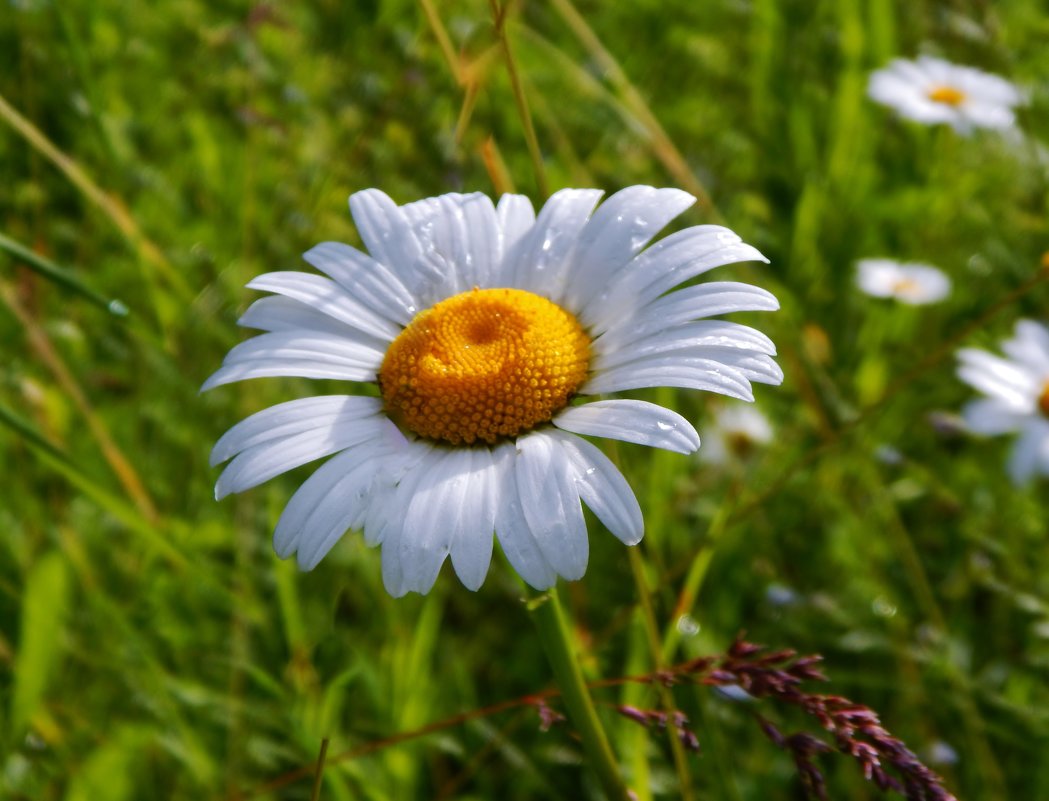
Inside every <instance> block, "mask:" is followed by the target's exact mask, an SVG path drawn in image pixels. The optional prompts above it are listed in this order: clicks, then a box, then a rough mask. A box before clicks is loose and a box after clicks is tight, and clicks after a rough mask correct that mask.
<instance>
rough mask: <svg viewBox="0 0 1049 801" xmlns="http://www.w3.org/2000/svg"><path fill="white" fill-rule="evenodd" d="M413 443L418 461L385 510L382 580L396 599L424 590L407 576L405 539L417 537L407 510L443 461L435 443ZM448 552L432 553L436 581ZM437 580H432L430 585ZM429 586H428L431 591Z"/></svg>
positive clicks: (405, 475) (403, 479) (414, 569)
mask: <svg viewBox="0 0 1049 801" xmlns="http://www.w3.org/2000/svg"><path fill="white" fill-rule="evenodd" d="M413 445H415V446H417V448H415V449H414V450H415V454H414V456H415V458H416V459H417V461H416V462H415V464H414V465H413V466H412V467H411V469H409V470H407V472H405V473H404V475H403V477H402V478H401V480H400V483H399V484H397V486H396V488H395V489H394V491H393V493H392V495H390V496H389V500H390V506H389V508H388V509H386V510H385V512H384V515H385V522H384V528H385V532H384V536H383V539H382V582H383V586H385V587H386V591H387V592H388V593H390V595H392V596H393V597H394V598H400V597H401V596H402V595H405V594H406V593H408V592H411V591H412V590H417V591H419V592H423V590H418V589H417V587H418V586H419V585H418V584H416V585H415V586H412V585H409V582H408V580H407V578H406V573H407V569H408V566H407V565H405V563H404V560H403V555H404V553H405V551H404V549H402V547H401V542H402V540H404V539H405V538H410V537H413V536H415V532H411V531H408V530H407V527H406V526H405V518H406V515H405V511H406V510H407V509H408V506H409V504H410V503H411V501H412V498H413V497H415V494H416V491H417V490H418V488H419V487H420V485H422V484H423V482H424V481H426V479H427V477H428V476H429V475H430V474H431V473H432V468H434V467H435V466H436V465H437V463H438V462H439V461H440V458H441V453H440V452H439V451H438V450H437V449H435V448H434V447H433V446H431V445H429V444H427V443H421V442H418V441H417V442H415V443H413ZM377 501H378V499H376V501H373V502H372V504H371V506H373V507H374V506H375V503H376V502H377ZM445 555H446V554H441V553H438V552H434V553H432V554H430V556H432V557H433V560H432V561H435V562H436V569H434V565H433V564H429V567H430V568H431V571H432V575H433V580H434V581H436V580H437V573H438V572H439V571H440V569H441V564H442V563H443V562H444V557H445ZM412 569H413V572H415V573H418V572H419V566H416V567H414V568H412ZM432 585H433V582H432V581H431V582H430V586H432ZM428 589H429V587H427V590H428Z"/></svg>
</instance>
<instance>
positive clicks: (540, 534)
mask: <svg viewBox="0 0 1049 801" xmlns="http://www.w3.org/2000/svg"><path fill="white" fill-rule="evenodd" d="M517 450H518V455H517V464H516V470H515V472H516V475H517V495H518V498H519V500H520V501H521V508H522V509H523V510H524V517H525V520H526V521H528V527H529V528H530V529H531V531H532V536H533V537H535V541H536V543H537V544H538V545H539V550H541V551H542V552H543V556H544V557H545V558H546V561H547V562H548V563H549V564H550V566H551V567H553V569H554V570H555V571H556V572H557V573H558V574H560V575H561V576H564V577H565V578H566V579H569V580H570V581H574V580H576V579H580V578H582V577H583V574H584V573H586V564H587V559H588V558H589V549H590V544H589V542H588V541H587V536H586V521H585V520H584V519H583V508H582V506H580V504H579V492H578V490H577V489H576V486H575V481H574V480H573V478H572V476H571V474H570V472H569V463H568V459H567V457H566V456H565V454H564V452H563V450H562V449H561V448H559V447H558V442H557V440H556V438H554V437H550V436H548V435H547V434H546V433H545V432H543V431H534V432H532V433H530V434H528V435H526V436H524V437H521V438H519V439H518V440H517Z"/></svg>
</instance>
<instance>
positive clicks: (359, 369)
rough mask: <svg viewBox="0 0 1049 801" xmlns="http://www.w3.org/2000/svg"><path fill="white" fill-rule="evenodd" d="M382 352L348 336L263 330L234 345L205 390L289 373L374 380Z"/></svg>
mask: <svg viewBox="0 0 1049 801" xmlns="http://www.w3.org/2000/svg"><path fill="white" fill-rule="evenodd" d="M382 356H383V354H382V352H381V351H379V350H377V349H375V348H373V347H371V346H369V345H367V344H365V343H364V342H363V341H357V342H355V341H353V340H352V339H350V338H348V337H333V336H331V335H326V334H323V333H318V332H314V331H304V330H294V331H278V332H276V333H272V334H260V335H259V336H257V337H253V338H251V339H249V340H246V341H244V342H241V343H240V344H239V345H236V346H234V347H233V348H232V349H231V350H230V352H229V353H228V354H226V359H225V362H224V363H223V366H222V367H220V368H219V369H218V370H216V371H215V373H214V374H212V375H211V377H210V378H208V380H207V381H205V382H204V384H203V385H202V386H201V392H203V391H204V390H208V389H211V388H212V387H217V386H219V385H221V384H230V383H232V382H234V381H244V380H246V379H248V378H263V377H271V376H285V375H297V376H302V377H304V378H341V379H345V380H349V381H373V380H375V374H376V371H377V370H378V369H379V367H380V365H381V364H382Z"/></svg>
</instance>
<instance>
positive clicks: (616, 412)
mask: <svg viewBox="0 0 1049 801" xmlns="http://www.w3.org/2000/svg"><path fill="white" fill-rule="evenodd" d="M551 422H552V423H553V424H554V425H555V426H557V427H558V428H560V429H563V430H564V431H571V432H572V433H574V434H584V435H586V436H589V437H607V438H608V439H618V440H622V441H623V442H635V443H637V444H638V445H647V446H649V447H650V448H663V449H664V450H668V451H674V452H676V453H693V452H695V451H696V450H697V449H698V448H699V434H697V433H696V429H695V428H693V427H692V424H691V423H690V422H688V420H686V419H685V418H684V417H682V416H681V415H680V414H678V413H677V412H672V411H670V409H667V408H664V407H663V406H659V405H657V404H655V403H648V402H647V401H640V400H619V399H616V400H602V401H594V402H592V403H586V404H583V405H582V406H571V407H569V408H567V409H565V410H564V411H562V412H561V413H560V414H558V415H557V416H556V417H554V419H553V420H552V421H551Z"/></svg>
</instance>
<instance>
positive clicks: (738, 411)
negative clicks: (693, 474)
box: [699, 404, 772, 464]
mask: <svg viewBox="0 0 1049 801" xmlns="http://www.w3.org/2000/svg"><path fill="white" fill-rule="evenodd" d="M771 441H772V425H771V423H769V419H768V418H767V417H766V416H765V415H764V414H762V412H761V410H760V409H758V408H757V407H756V406H740V405H737V404H733V405H731V406H721V407H719V408H718V410H717V411H716V412H715V413H714V422H713V425H712V426H711V428H710V430H709V431H708V432H707V433H706V434H705V435H704V441H703V448H702V449H701V450H700V452H699V456H700V458H701V459H702V460H703V461H705V462H709V463H710V464H725V463H727V462H729V461H730V460H731V459H732V458H745V457H746V456H748V455H750V454H751V453H752V452H753V451H754V449H755V448H757V447H760V446H762V445H767V444H768V443H769V442H771Z"/></svg>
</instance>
